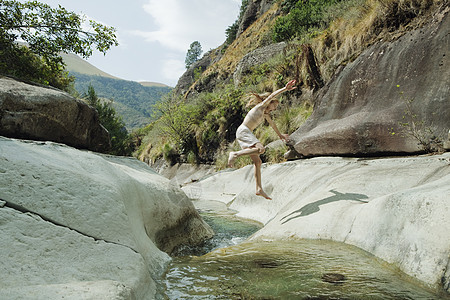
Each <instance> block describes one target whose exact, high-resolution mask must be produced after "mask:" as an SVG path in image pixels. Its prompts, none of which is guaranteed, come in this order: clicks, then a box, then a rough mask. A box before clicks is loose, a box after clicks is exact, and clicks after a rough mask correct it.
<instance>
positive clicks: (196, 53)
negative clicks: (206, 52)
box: [184, 41, 203, 69]
mask: <svg viewBox="0 0 450 300" xmlns="http://www.w3.org/2000/svg"><path fill="white" fill-rule="evenodd" d="M202 53H203V50H202V45H200V42H199V41H195V42H192V43H191V45H190V46H189V49H188V51H187V53H186V59H185V61H184V63H185V64H186V69H189V67H190V66H191V65H192V64H193V63H195V62H196V61H198V60H199V59H200V55H202Z"/></svg>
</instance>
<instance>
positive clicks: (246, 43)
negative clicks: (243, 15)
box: [202, 3, 279, 78]
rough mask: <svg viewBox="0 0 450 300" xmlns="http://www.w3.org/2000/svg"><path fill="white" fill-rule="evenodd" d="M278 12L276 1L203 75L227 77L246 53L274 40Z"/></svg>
mask: <svg viewBox="0 0 450 300" xmlns="http://www.w3.org/2000/svg"><path fill="white" fill-rule="evenodd" d="M278 13H279V5H278V4H277V3H276V4H274V5H273V6H272V8H271V9H269V10H268V11H267V12H266V13H264V14H263V15H262V16H261V17H259V18H258V19H257V20H256V21H255V22H254V23H253V24H252V25H250V26H249V28H247V29H246V30H245V31H244V32H243V33H242V34H241V35H240V36H239V37H238V38H237V39H236V40H234V41H233V43H232V44H231V45H229V46H228V48H227V49H226V51H225V53H224V55H223V56H222V58H221V59H220V60H219V61H218V62H217V63H215V64H213V65H212V66H210V67H209V68H208V69H207V70H206V71H205V72H204V73H203V75H202V77H207V76H208V75H210V74H212V73H218V76H219V77H220V78H227V77H228V76H230V74H233V73H234V71H235V70H236V67H237V65H238V63H239V61H240V60H241V59H242V58H243V57H244V55H246V54H247V53H249V52H251V51H253V50H255V49H257V48H259V47H261V46H264V45H266V44H270V43H271V42H272V37H271V31H270V30H271V27H272V25H273V23H274V22H275V19H276V16H277V15H278Z"/></svg>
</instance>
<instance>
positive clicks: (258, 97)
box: [246, 92, 271, 107]
mask: <svg viewBox="0 0 450 300" xmlns="http://www.w3.org/2000/svg"><path fill="white" fill-rule="evenodd" d="M270 94H271V92H265V93H262V94H257V93H250V94H248V96H247V100H248V102H247V105H246V107H253V106H255V105H256V104H259V103H261V102H263V101H264V99H266V98H267V97H269V96H270Z"/></svg>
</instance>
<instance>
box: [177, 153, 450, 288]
mask: <svg viewBox="0 0 450 300" xmlns="http://www.w3.org/2000/svg"><path fill="white" fill-rule="evenodd" d="M262 179H263V187H264V190H265V191H266V192H267V193H268V194H269V195H270V196H271V197H272V198H273V200H266V199H264V198H263V197H260V196H256V195H255V181H254V171H253V166H247V167H244V168H242V169H239V170H236V171H223V172H221V173H218V174H216V175H213V176H209V177H207V178H205V179H203V180H200V181H199V182H195V183H192V185H186V186H185V187H183V189H184V190H185V191H186V192H188V191H189V190H190V189H192V188H197V189H200V191H199V192H197V195H198V197H197V198H199V199H201V200H216V201H220V202H223V203H225V204H226V205H227V207H229V208H230V209H232V210H234V211H236V212H237V216H241V217H243V218H247V219H253V220H256V221H259V222H261V223H263V224H264V225H265V226H264V227H263V228H262V229H261V230H260V231H258V232H257V233H255V234H254V235H253V236H252V237H251V239H252V240H255V241H257V240H265V241H267V240H273V241H275V242H276V241H277V240H286V239H329V240H333V241H339V242H344V243H348V244H351V245H355V246H357V247H359V248H362V249H364V250H366V251H368V252H370V253H372V254H374V255H376V256H378V257H380V258H382V259H384V260H385V261H387V262H389V263H391V264H393V265H394V266H397V267H398V268H400V269H401V270H403V271H404V272H405V273H407V274H409V275H411V276H414V277H416V278H417V279H419V280H421V281H423V282H424V283H426V284H428V285H429V286H430V287H432V288H435V289H436V290H437V291H441V292H442V291H446V293H450V272H449V267H450V260H449V250H450V239H449V238H448V234H449V232H450V218H449V216H450V206H449V197H448V195H450V153H445V154H443V155H433V156H428V155H424V156H416V157H413V156H412V157H398V158H385V159H368V158H364V159H360V158H340V157H317V158H311V159H304V160H296V161H291V162H286V163H283V164H275V165H263V166H262Z"/></svg>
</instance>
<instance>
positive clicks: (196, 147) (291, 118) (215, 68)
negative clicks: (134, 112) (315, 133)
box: [136, 0, 446, 168]
mask: <svg viewBox="0 0 450 300" xmlns="http://www.w3.org/2000/svg"><path fill="white" fill-rule="evenodd" d="M272 3H273V5H272V7H271V8H270V9H269V10H267V11H265V13H262V14H259V15H258V14H257V15H258V18H257V19H256V20H255V21H254V22H253V23H252V24H251V25H250V26H248V28H247V29H246V30H245V31H244V32H243V33H242V34H240V35H239V36H238V37H237V38H236V39H235V40H234V41H233V42H232V43H231V44H229V45H227V47H226V48H225V47H223V46H221V47H219V48H218V49H216V50H215V51H211V52H210V56H211V61H212V62H213V63H212V64H211V65H210V66H209V67H208V68H207V69H206V70H205V71H204V72H203V73H202V74H199V76H196V77H195V82H193V83H192V85H191V86H190V88H189V90H188V91H187V92H186V93H185V94H183V95H174V97H173V98H172V99H170V100H166V103H165V104H164V105H163V106H161V107H160V113H161V115H162V116H161V118H160V119H159V120H158V121H157V122H154V123H153V124H152V125H151V126H149V127H147V129H146V134H145V136H144V137H143V144H142V145H141V147H140V149H139V150H138V151H137V153H136V156H138V157H139V158H140V159H141V160H144V161H154V160H155V159H157V158H160V157H164V158H165V159H166V160H170V161H172V162H178V161H182V162H186V161H187V162H191V163H215V164H216V166H218V167H219V168H221V167H225V162H226V159H227V152H229V151H230V149H238V145H236V143H235V142H233V141H234V133H235V130H236V128H237V126H239V124H240V123H241V122H242V120H243V117H244V116H245V113H246V112H247V111H248V109H249V108H247V107H246V106H245V104H246V95H247V94H248V93H250V92H258V93H259V92H264V91H273V90H275V89H277V88H281V87H282V86H283V85H284V84H286V82H287V81H288V80H289V79H296V80H297V82H299V88H298V89H297V90H295V92H292V93H290V94H286V95H283V97H282V101H281V104H280V106H279V108H278V110H277V111H276V112H275V113H274V116H273V118H274V120H275V122H276V124H277V126H278V128H279V129H280V131H282V132H283V133H288V134H291V133H292V132H293V131H295V130H296V129H297V128H298V127H299V126H300V125H301V124H302V123H303V122H304V121H305V120H306V118H307V117H308V116H309V115H310V113H311V110H312V107H313V106H314V97H315V95H316V94H317V92H318V91H320V89H321V88H322V87H323V86H324V85H325V84H326V83H327V82H329V81H330V80H331V79H332V77H333V74H335V72H336V70H337V69H338V68H340V67H342V66H344V65H346V64H347V63H349V62H351V61H352V60H354V59H355V58H356V57H358V55H359V54H360V53H361V52H362V51H364V50H365V49H367V47H369V46H370V45H372V44H373V43H375V42H376V41H379V40H383V41H389V40H394V39H396V38H398V37H399V36H401V35H403V34H405V33H406V32H408V31H409V30H412V29H414V28H417V27H420V26H421V25H422V24H424V22H427V20H429V19H430V18H431V17H432V15H433V12H434V11H436V8H437V7H439V6H441V5H446V4H445V3H446V1H439V0H436V1H432V0H341V1H334V0H315V1H304V0H300V1H297V0H279V1H272ZM280 41H283V42H285V43H286V47H285V48H284V50H283V51H280V53H279V54H278V55H275V56H274V57H271V58H269V59H266V60H265V61H263V62H258V63H257V64H256V63H255V64H253V65H252V66H251V68H250V70H247V71H246V72H245V74H243V76H242V78H240V80H239V82H234V77H233V74H234V73H235V71H236V68H237V67H238V65H239V62H240V61H241V60H242V59H243V58H244V56H246V55H248V54H250V53H251V52H252V51H253V50H255V49H260V48H261V47H265V46H270V45H271V44H274V43H277V42H280ZM255 133H256V136H257V137H258V138H259V139H260V140H261V142H262V143H263V144H265V145H267V144H269V143H271V142H272V141H275V140H277V139H278V137H277V136H276V134H275V133H274V132H273V130H272V129H271V128H270V127H269V126H261V127H259V128H257V129H256V131H255ZM286 150H287V147H285V146H284V145H281V146H279V147H278V146H276V147H273V148H270V149H268V150H267V151H266V153H265V154H264V157H263V160H265V161H270V162H279V161H282V160H283V159H284V158H283V153H284V152H285V151H286ZM239 159H241V158H239ZM248 162H249V161H242V162H239V161H238V162H237V166H240V165H243V164H246V163H248Z"/></svg>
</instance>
